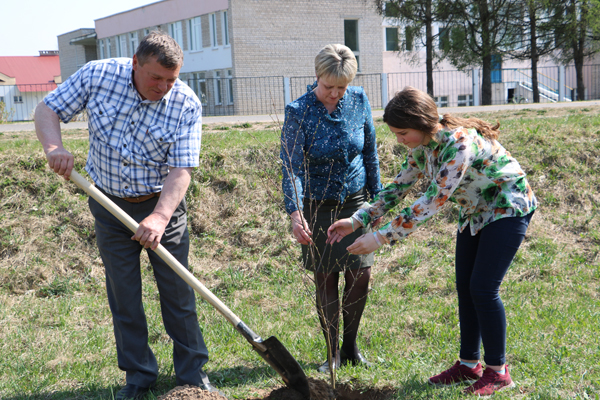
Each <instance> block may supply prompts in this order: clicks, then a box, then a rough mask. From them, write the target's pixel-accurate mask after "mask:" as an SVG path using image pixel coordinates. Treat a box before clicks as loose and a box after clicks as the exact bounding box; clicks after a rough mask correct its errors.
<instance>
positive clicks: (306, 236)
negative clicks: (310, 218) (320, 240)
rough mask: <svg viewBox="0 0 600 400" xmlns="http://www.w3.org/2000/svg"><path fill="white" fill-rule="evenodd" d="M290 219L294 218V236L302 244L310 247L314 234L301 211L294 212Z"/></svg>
mask: <svg viewBox="0 0 600 400" xmlns="http://www.w3.org/2000/svg"><path fill="white" fill-rule="evenodd" d="M290 217H291V218H292V234H293V235H294V237H295V238H296V240H297V241H298V243H300V244H304V245H308V244H311V243H312V242H313V241H312V238H311V236H312V232H311V231H310V229H309V228H308V224H307V223H306V220H305V219H304V216H303V215H302V213H301V212H300V211H294V212H293V213H292V214H291V215H290Z"/></svg>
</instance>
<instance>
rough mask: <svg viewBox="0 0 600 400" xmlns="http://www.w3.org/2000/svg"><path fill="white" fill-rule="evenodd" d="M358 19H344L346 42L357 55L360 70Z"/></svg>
mask: <svg viewBox="0 0 600 400" xmlns="http://www.w3.org/2000/svg"><path fill="white" fill-rule="evenodd" d="M358 43H359V41H358V20H357V19H345V20H344V44H345V45H346V46H348V48H350V50H352V52H353V53H354V56H355V57H356V63H357V64H358V70H359V71H360V61H359V55H360V53H359V48H358Z"/></svg>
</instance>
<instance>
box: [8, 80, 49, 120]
mask: <svg viewBox="0 0 600 400" xmlns="http://www.w3.org/2000/svg"><path fill="white" fill-rule="evenodd" d="M55 88H56V84H54V83H47V84H40V85H0V103H1V104H0V122H3V121H30V120H33V111H34V110H35V107H36V106H37V105H38V103H39V102H40V101H42V100H43V99H44V97H45V96H46V95H47V94H48V93H50V92H51V91H52V90H54V89H55Z"/></svg>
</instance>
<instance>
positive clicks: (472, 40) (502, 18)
mask: <svg viewBox="0 0 600 400" xmlns="http://www.w3.org/2000/svg"><path fill="white" fill-rule="evenodd" d="M522 2H523V0H456V1H454V2H453V4H452V12H453V13H454V21H453V23H452V28H451V31H450V40H448V41H447V42H446V43H445V44H444V50H445V53H446V54H447V56H448V58H449V60H450V62H451V63H452V64H453V65H454V66H456V67H457V68H458V69H460V70H462V69H466V68H469V67H477V66H480V67H481V68H482V85H481V103H482V104H483V105H489V104H492V64H493V63H492V61H493V59H494V57H502V56H503V55H505V54H507V49H509V48H510V45H511V42H512V40H513V38H514V37H515V36H516V35H517V34H518V32H516V30H517V28H516V26H515V25H514V21H515V20H517V18H519V17H520V13H519V11H520V10H521V7H520V5H521V4H522Z"/></svg>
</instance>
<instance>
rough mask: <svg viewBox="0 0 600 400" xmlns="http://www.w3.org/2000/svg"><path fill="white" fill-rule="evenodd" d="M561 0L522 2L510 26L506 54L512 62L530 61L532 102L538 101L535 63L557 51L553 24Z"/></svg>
mask: <svg viewBox="0 0 600 400" xmlns="http://www.w3.org/2000/svg"><path fill="white" fill-rule="evenodd" d="M561 3H562V0H524V1H523V2H522V4H521V10H520V11H519V14H520V15H521V18H517V19H516V20H514V21H513V22H512V23H513V25H514V27H515V28H516V30H515V31H514V33H515V34H516V35H515V36H513V38H512V43H510V45H509V48H510V49H509V50H508V53H509V54H510V56H512V57H513V58H515V59H518V60H527V61H531V85H532V91H533V102H534V103H539V102H540V89H539V84H538V63H539V60H540V58H542V57H544V56H548V55H550V54H552V53H553V52H554V51H555V50H557V49H558V48H559V45H560V42H559V41H557V40H556V36H555V30H556V29H555V24H554V21H556V19H557V14H558V13H560V10H559V9H558V7H557V6H558V5H559V4H561Z"/></svg>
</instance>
